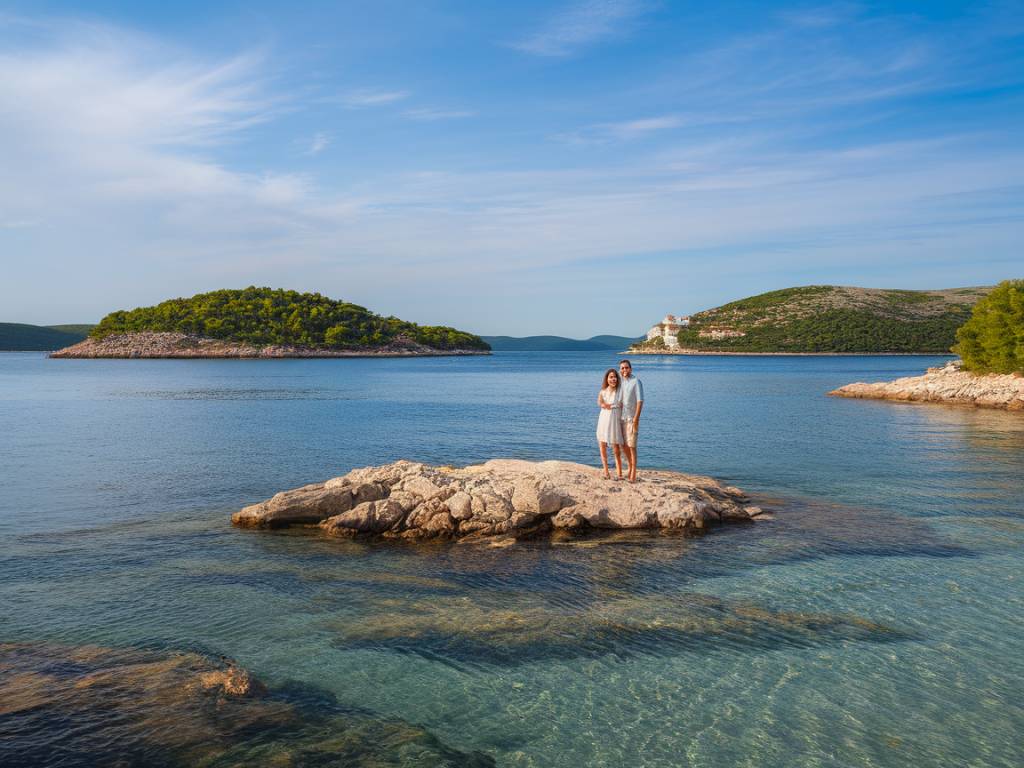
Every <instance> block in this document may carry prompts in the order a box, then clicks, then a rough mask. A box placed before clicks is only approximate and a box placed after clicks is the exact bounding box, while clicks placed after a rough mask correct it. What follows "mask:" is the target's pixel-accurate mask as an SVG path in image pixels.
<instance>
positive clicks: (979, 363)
mask: <svg viewBox="0 0 1024 768" xmlns="http://www.w3.org/2000/svg"><path fill="white" fill-rule="evenodd" d="M956 338H957V345H956V347H955V348H954V350H953V351H954V352H956V353H958V354H959V355H960V357H961V358H962V359H963V366H964V368H965V369H967V370H968V371H973V372H974V373H1024V280H1004V281H1003V282H1001V283H1000V284H999V285H997V286H996V287H995V288H994V289H993V291H992V292H991V293H990V294H989V295H988V296H986V297H985V298H983V299H982V300H981V301H979V302H978V303H977V304H975V305H974V311H973V313H972V314H971V319H970V320H968V321H967V322H966V323H964V325H963V326H962V327H961V328H960V330H958V331H957V332H956Z"/></svg>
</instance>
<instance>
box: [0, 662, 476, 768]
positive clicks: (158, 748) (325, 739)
mask: <svg viewBox="0 0 1024 768" xmlns="http://www.w3.org/2000/svg"><path fill="white" fill-rule="evenodd" d="M0 765H4V766H21V765H25V766H29V765H31V766H41V767H43V768H45V767H46V766H61V767H62V768H64V767H66V766H99V765H103V766H107V765H109V766H115V765H116V766H139V767H140V768H141V767H143V766H145V767H146V768H152V767H153V766H161V767H164V766H167V767H171V766H174V767H177V766H180V767H181V768H192V767H193V766H214V765H215V766H218V768H228V767H230V766H237V767H238V768H242V766H255V765H275V766H303V765H317V766H353V765H367V766H369V765H372V766H399V765H401V766H416V767H422V768H426V767H427V766H437V765H446V766H453V767H454V766H464V767H465V768H489V767H493V765H494V761H493V760H492V759H491V758H490V757H487V756H485V755H482V754H479V753H465V752H459V751H457V750H454V749H452V748H450V747H447V746H445V745H444V744H442V743H440V742H439V741H438V740H437V739H436V738H435V737H434V736H432V735H431V734H430V733H428V732H427V731H425V730H424V729H422V728H420V727H418V726H414V725H411V724H409V723H405V722H402V721H400V720H394V719H385V718H381V717H376V716H374V715H372V714H370V713H367V712H363V711H347V710H344V709H343V708H341V707H339V706H338V705H337V704H336V703H335V702H334V700H333V697H330V696H329V695H325V694H323V693H322V692H315V691H312V690H308V691H307V690H304V689H300V688H299V687H297V686H292V687H291V688H290V689H287V690H282V691H268V689H267V688H266V687H264V686H263V685H262V684H261V683H259V682H258V681H257V680H255V679H254V678H253V677H251V676H250V675H249V673H248V672H246V671H245V670H243V669H241V668H239V667H238V666H237V665H235V664H234V663H233V662H231V661H229V660H225V659H220V660H218V659H213V658H210V657H207V656H204V655H201V654H197V653H182V652H173V651H149V650H138V649H130V648H129V649H117V648H103V647H98V646H65V645H56V644H50V643H5V644H0Z"/></svg>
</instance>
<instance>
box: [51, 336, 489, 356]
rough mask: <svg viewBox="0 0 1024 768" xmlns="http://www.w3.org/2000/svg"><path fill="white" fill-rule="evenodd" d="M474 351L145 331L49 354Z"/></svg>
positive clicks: (408, 353)
mask: <svg viewBox="0 0 1024 768" xmlns="http://www.w3.org/2000/svg"><path fill="white" fill-rule="evenodd" d="M489 354H490V352H487V351H481V350H477V349H435V348H433V347H428V346H425V345H423V344H418V343H416V342H415V341H412V340H410V339H395V340H394V341H393V342H391V343H389V344H387V345H385V346H382V347H363V348H355V349H317V348H313V347H298V346H288V345H268V346H256V345H254V344H248V343H245V342H236V341H224V340H222V339H211V338H207V337H204V336H193V335H190V334H186V333H166V332H157V331H145V332H141V333H112V334H110V335H109V336H104V337H103V338H102V339H95V338H91V337H90V338H88V339H86V340H85V341H81V342H79V343H78V344H73V345H72V346H70V347H65V348H64V349H60V350H57V351H56V352H51V353H50V357H57V358H264V359H273V358H286V357H428V356H437V355H489Z"/></svg>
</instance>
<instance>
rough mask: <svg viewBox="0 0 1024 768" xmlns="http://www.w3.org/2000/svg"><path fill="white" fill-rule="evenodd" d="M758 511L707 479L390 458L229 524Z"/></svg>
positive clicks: (671, 522)
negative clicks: (626, 478)
mask: <svg viewBox="0 0 1024 768" xmlns="http://www.w3.org/2000/svg"><path fill="white" fill-rule="evenodd" d="M758 516H760V517H761V518H762V519H764V515H763V514H762V511H761V510H760V508H758V507H754V506H751V505H750V504H749V499H748V498H747V496H746V495H745V494H744V493H743V491H741V490H740V489H738V488H734V487H732V486H723V485H721V484H720V483H718V482H717V481H715V480H713V479H712V478H710V477H701V476H697V475H686V474H681V473H678V472H658V471H646V472H644V473H643V475H642V480H641V482H639V483H636V484H630V483H625V482H617V481H613V480H605V479H604V478H602V477H601V473H600V472H599V471H598V470H597V469H595V468H593V467H588V466H584V465H582V464H573V463H570V462H565V461H543V462H529V461H520V460H513V459H494V460H491V461H488V462H486V463H484V464H479V465H474V466H469V467H465V468H462V469H454V468H451V467H434V466H429V465H426V464H418V463H413V462H409V461H398V462H395V463H393V464H387V465H384V466H380V467H365V468H362V469H356V470H353V471H351V472H349V473H348V474H347V475H344V476H342V477H336V478H333V479H331V480H328V481H326V482H325V483H318V484H314V485H308V486H305V487H303V488H298V489H296V490H293V491H284V492H282V493H279V494H277V495H275V496H273V497H272V498H270V499H268V500H267V501H264V502H261V503H259V504H253V505H252V506H249V507H246V508H245V509H243V510H241V511H240V512H237V513H235V515H234V516H233V517H232V521H233V522H234V523H235V524H236V525H241V526H252V527H260V528H275V527H281V526H286V525H309V524H318V525H319V526H320V528H321V529H322V530H323V531H324V532H325V533H328V534H332V535H338V536H375V537H384V538H402V539H415V538H464V537H471V538H482V537H491V536H503V535H507V536H513V537H518V538H522V537H524V536H528V535H535V534H537V533H541V532H545V531H549V530H552V529H561V530H568V531H580V530H586V529H594V528H598V529H601V528H605V529H624V528H640V529H651V530H656V529H662V530H671V531H683V532H687V531H701V530H703V529H704V528H705V527H706V526H708V525H711V524H716V523H720V522H735V521H747V520H752V519H754V518H755V517H758Z"/></svg>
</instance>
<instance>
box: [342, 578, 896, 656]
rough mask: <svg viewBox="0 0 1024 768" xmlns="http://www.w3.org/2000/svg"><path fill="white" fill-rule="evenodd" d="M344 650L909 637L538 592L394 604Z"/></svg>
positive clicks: (752, 608) (687, 606) (691, 601)
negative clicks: (564, 597) (544, 596)
mask: <svg viewBox="0 0 1024 768" xmlns="http://www.w3.org/2000/svg"><path fill="white" fill-rule="evenodd" d="M329 626H330V627H331V629H332V630H333V631H334V632H335V633H336V634H337V638H338V642H339V644H340V645H341V646H342V647H369V648H374V649H390V648H400V649H402V650H403V651H404V652H413V653H422V654H423V655H424V656H426V657H428V658H438V657H443V658H448V659H450V660H452V661H456V662H469V663H489V664H496V665H503V666H514V665H519V664H528V663H533V662H536V661H537V660H538V659H551V658H553V659H559V660H564V659H568V658H574V657H596V656H602V655H606V654H615V655H618V656H625V655H631V654H644V655H653V656H673V655H677V654H679V653H684V652H688V651H694V650H698V651H701V652H709V651H716V650H734V651H735V650H743V649H756V650H758V651H762V650H765V649H772V648H778V647H783V646H789V647H814V646H819V645H827V644H834V643H844V642H849V641H858V642H877V643H885V642H898V641H901V640H905V639H907V637H908V635H906V634H905V633H903V632H901V631H899V630H897V629H895V628H893V627H889V626H886V625H884V624H879V623H877V622H874V621H871V620H869V619H866V618H863V617H860V616H855V615H849V614H829V613H821V612H805V611H787V610H774V609H771V608H769V607H768V606H764V605H759V604H757V603H755V602H752V601H742V600H728V599H723V598H718V597H714V596H711V595H704V594H699V593H692V592H691V593H680V592H673V593H665V594H656V593H648V594H642V595H632V596H629V595H615V594H602V595H601V598H600V599H598V600H592V601H579V602H577V603H569V602H567V601H565V600H560V601H558V602H557V603H549V602H548V601H545V600H543V599H538V597H537V596H536V595H531V596H528V597H527V598H521V597H515V596H508V595H504V594H503V595H502V596H501V599H500V601H495V600H493V599H490V600H489V599H487V597H486V596H485V597H484V599H482V600H481V599H480V598H479V597H474V596H469V595H465V596H455V597H448V598H446V599H444V600H437V599H433V598H419V599H395V600H390V601H388V603H387V605H386V610H380V611H378V612H376V613H375V614H373V615H372V616H368V617H366V618H364V619H362V620H353V619H352V618H350V617H346V619H345V620H344V621H332V622H330V623H329Z"/></svg>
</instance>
